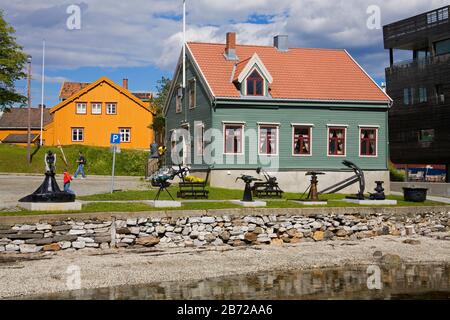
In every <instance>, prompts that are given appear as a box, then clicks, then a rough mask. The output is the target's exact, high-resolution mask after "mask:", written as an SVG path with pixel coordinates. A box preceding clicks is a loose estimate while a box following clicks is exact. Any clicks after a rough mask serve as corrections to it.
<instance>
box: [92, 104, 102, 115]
mask: <svg viewBox="0 0 450 320" xmlns="http://www.w3.org/2000/svg"><path fill="white" fill-rule="evenodd" d="M91 114H102V103H101V102H91Z"/></svg>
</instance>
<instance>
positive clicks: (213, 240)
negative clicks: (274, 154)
mask: <svg viewBox="0 0 450 320" xmlns="http://www.w3.org/2000/svg"><path fill="white" fill-rule="evenodd" d="M449 230H450V211H449V212H445V211H443V212H442V211H441V212H425V213H415V214H393V213H384V212H380V213H372V214H363V213H361V214H358V213H356V214H355V213H352V214H333V213H332V214H321V213H317V214H312V215H309V216H297V215H283V214H280V215H276V214H272V215H244V216H230V215H226V214H225V215H221V216H189V217H133V218H128V219H115V218H111V219H109V220H99V219H96V218H93V219H85V220H80V219H78V220H73V219H70V218H69V219H62V220H52V221H50V222H45V221H44V222H43V221H40V222H39V223H34V224H12V225H9V224H0V253H2V252H3V253H5V252H6V253H8V252H17V253H36V252H40V251H59V250H69V251H74V250H83V249H86V248H94V249H109V248H127V247H139V246H141V247H142V246H144V247H151V246H156V247H158V248H165V247H208V246H233V247H238V246H246V245H260V244H272V245H280V246H281V245H283V244H285V243H291V244H293V243H299V242H318V241H327V240H338V239H340V240H358V239H364V238H371V237H376V236H383V235H393V236H412V235H416V234H417V235H422V236H431V237H436V238H440V239H443V240H450V233H449V232H448V231H449Z"/></svg>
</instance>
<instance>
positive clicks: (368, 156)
mask: <svg viewBox="0 0 450 320" xmlns="http://www.w3.org/2000/svg"><path fill="white" fill-rule="evenodd" d="M364 129H373V130H375V155H365V154H361V131H362V130H364ZM378 129H379V126H371V125H367V126H364V125H359V126H358V155H359V157H360V158H378V145H379V143H378Z"/></svg>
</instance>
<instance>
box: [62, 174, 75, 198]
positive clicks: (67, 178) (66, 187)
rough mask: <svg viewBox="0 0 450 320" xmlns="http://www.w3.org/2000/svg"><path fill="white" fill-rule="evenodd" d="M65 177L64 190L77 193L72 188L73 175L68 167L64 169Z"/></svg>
mask: <svg viewBox="0 0 450 320" xmlns="http://www.w3.org/2000/svg"><path fill="white" fill-rule="evenodd" d="M63 179H64V180H63V181H64V191H65V192H68V193H72V194H75V192H73V191H72V190H71V189H70V181H72V177H71V176H70V173H69V172H68V171H67V168H66V169H64V178H63Z"/></svg>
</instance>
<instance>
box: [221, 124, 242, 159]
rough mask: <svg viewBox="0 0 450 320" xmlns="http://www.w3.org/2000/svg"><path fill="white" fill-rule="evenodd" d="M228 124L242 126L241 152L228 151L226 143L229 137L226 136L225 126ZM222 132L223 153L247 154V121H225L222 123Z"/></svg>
mask: <svg viewBox="0 0 450 320" xmlns="http://www.w3.org/2000/svg"><path fill="white" fill-rule="evenodd" d="M227 126H236V127H241V130H242V134H241V139H242V141H241V152H240V153H234V152H231V153H230V152H226V143H227V137H226V131H225V128H226V127H227ZM222 132H223V144H222V146H223V154H225V155H244V154H245V122H242V121H238V122H228V121H227V122H223V125H222Z"/></svg>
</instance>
